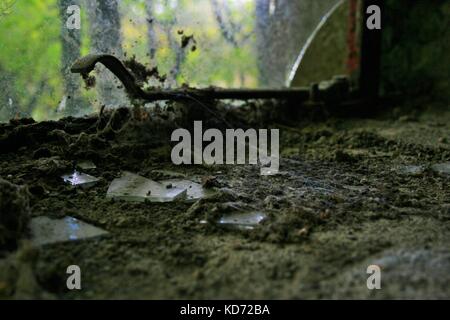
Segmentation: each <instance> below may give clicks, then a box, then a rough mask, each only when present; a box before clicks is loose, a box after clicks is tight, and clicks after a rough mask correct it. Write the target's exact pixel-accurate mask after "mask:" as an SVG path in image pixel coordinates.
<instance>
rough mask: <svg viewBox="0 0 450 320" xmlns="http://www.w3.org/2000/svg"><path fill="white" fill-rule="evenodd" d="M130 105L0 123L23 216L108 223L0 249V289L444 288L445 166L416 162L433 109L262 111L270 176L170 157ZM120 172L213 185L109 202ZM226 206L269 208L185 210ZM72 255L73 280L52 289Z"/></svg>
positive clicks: (300, 294) (353, 294) (427, 153)
mask: <svg viewBox="0 0 450 320" xmlns="http://www.w3.org/2000/svg"><path fill="white" fill-rule="evenodd" d="M397 111H398V110H397ZM134 117H135V118H138V119H139V121H138V124H130V123H128V124H126V125H124V124H125V123H126V121H127V120H128V119H129V118H130V114H129V113H127V112H125V111H118V112H116V113H114V116H113V117H111V118H110V117H109V115H107V114H104V115H102V118H101V119H100V120H99V121H97V119H95V118H88V119H82V120H73V119H66V120H62V121H60V122H49V123H41V124H28V125H23V124H17V123H16V124H9V125H2V126H0V135H2V138H1V139H0V145H1V151H0V177H1V178H3V179H5V180H8V181H10V182H11V183H14V184H16V185H27V186H28V188H29V190H30V193H31V194H32V195H31V199H30V206H31V216H33V217H37V216H48V217H52V218H61V217H64V216H72V217H76V218H78V219H80V220H83V221H85V222H88V223H91V224H93V225H95V226H97V227H101V228H103V229H105V230H107V231H108V232H109V235H108V236H105V237H102V238H98V239H94V240H92V239H90V240H85V241H78V242H70V243H60V244H52V245H48V246H45V247H43V248H40V249H39V250H37V249H33V248H29V245H28V244H26V242H24V243H23V244H22V246H21V248H19V251H18V252H15V251H11V250H9V251H8V250H6V248H2V250H1V259H0V269H1V271H0V274H1V276H0V296H2V297H3V298H14V297H15V298H23V297H40V298H48V297H51V298H67V299H79V298H138V299H141V298H144V299H157V298H182V299H203V298H208V299H211V298H212V299H217V298H243V299H260V298H264V299H279V298H450V273H449V270H450V249H449V243H450V198H449V195H450V188H449V186H450V176H448V175H446V174H445V173H438V172H436V171H433V170H432V165H434V164H437V163H445V162H449V161H450V144H449V143H450V141H449V140H450V127H449V125H448V123H449V120H450V114H449V113H448V111H447V112H443V111H435V112H434V113H429V114H426V115H420V114H419V115H417V114H411V113H406V114H405V113H403V112H400V111H398V112H392V113H390V114H387V115H384V116H382V117H380V118H376V119H372V120H367V119H353V120H342V119H332V120H327V121H325V122H317V123H311V122H309V123H300V124H298V125H296V126H287V125H273V127H278V128H280V129H281V148H282V160H281V167H280V170H281V174H280V175H278V176H273V177H261V176H259V169H258V168H256V167H252V166H210V167H208V166H184V167H176V166H173V165H172V164H171V162H170V146H169V144H168V143H167V141H166V142H161V141H159V140H158V139H157V138H156V137H155V132H154V131H155V130H156V131H158V132H159V133H161V132H162V131H163V130H157V129H155V128H153V129H152V130H150V131H152V132H148V131H149V129H148V124H147V125H146V123H145V121H146V120H145V119H146V116H144V115H143V114H139V115H136V114H135V115H134ZM146 126H147V127H146ZM145 128H147V129H145ZM80 160H92V161H94V162H95V164H96V165H97V169H95V170H93V171H89V173H90V174H92V175H95V176H97V177H99V178H101V181H100V183H98V184H97V185H96V186H95V187H93V188H91V189H87V190H83V189H78V188H74V187H72V186H68V185H64V184H63V183H62V181H61V179H60V178H59V175H60V174H61V173H65V172H67V171H68V170H69V171H70V169H71V168H72V166H73V165H74V163H73V162H74V161H80ZM407 166H422V167H420V168H418V167H407ZM121 170H128V171H132V172H135V173H138V174H141V175H143V176H145V177H147V178H152V179H156V180H158V179H162V178H166V177H167V178H171V177H172V176H176V174H174V173H173V172H172V173H171V172H166V171H161V170H170V171H174V172H177V173H178V174H179V175H184V176H186V177H187V178H189V179H193V180H194V181H199V182H200V181H201V180H202V178H203V180H205V178H204V177H205V176H215V177H217V179H215V184H214V185H215V186H216V189H215V191H216V193H215V194H214V195H213V196H210V197H209V198H208V199H204V200H200V201H199V202H197V203H194V204H188V203H182V202H180V203H164V204H155V203H140V204H133V203H131V204H130V203H126V202H120V201H114V202H111V201H109V200H107V199H106V198H105V195H106V191H107V188H108V185H109V183H110V182H111V181H112V180H113V179H114V178H115V177H117V176H118V175H119V174H120V172H121ZM235 207H251V208H254V209H259V210H262V211H264V212H266V213H267V214H268V215H269V217H268V219H267V220H266V221H264V222H263V223H262V224H261V225H260V226H259V227H257V228H256V229H254V230H252V231H233V230H223V229H220V228H218V227H215V226H214V225H211V224H200V223H199V222H200V220H203V219H206V220H208V218H210V217H212V216H217V215H218V214H221V213H222V212H229V211H232V210H233V208H235ZM209 220H211V219H209ZM26 237H27V235H26V233H25V234H23V235H22V238H26ZM72 264H76V265H79V266H80V267H81V269H82V287H83V289H82V290H81V291H76V292H70V291H68V290H67V289H66V277H67V275H66V268H67V267H68V266H69V265H72ZM371 264H378V265H380V266H381V268H382V289H381V290H375V291H369V290H368V289H367V287H366V280H367V277H368V275H367V274H366V269H367V267H368V266H369V265H371Z"/></svg>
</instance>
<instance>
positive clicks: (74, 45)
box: [59, 0, 82, 115]
mask: <svg viewBox="0 0 450 320" xmlns="http://www.w3.org/2000/svg"><path fill="white" fill-rule="evenodd" d="M71 5H77V6H80V0H59V14H60V18H61V47H62V53H61V72H62V76H63V81H64V92H65V95H64V97H63V99H62V101H61V104H60V110H59V111H63V112H64V113H65V114H66V115H75V114H76V113H77V111H78V110H77V109H80V107H81V104H82V101H81V99H80V86H81V83H80V77H79V75H76V74H72V73H71V72H70V67H71V65H72V64H73V62H74V61H75V60H76V59H78V58H79V57H80V48H81V31H80V30H76V29H69V28H67V25H66V22H67V19H68V18H69V15H68V13H67V8H68V7H69V6H71ZM61 109H62V110H61Z"/></svg>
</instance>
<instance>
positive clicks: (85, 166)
mask: <svg viewBox="0 0 450 320" xmlns="http://www.w3.org/2000/svg"><path fill="white" fill-rule="evenodd" d="M77 167H78V168H79V169H81V170H92V169H96V168H97V166H96V165H95V164H94V163H93V162H92V161H81V162H79V163H78V164H77Z"/></svg>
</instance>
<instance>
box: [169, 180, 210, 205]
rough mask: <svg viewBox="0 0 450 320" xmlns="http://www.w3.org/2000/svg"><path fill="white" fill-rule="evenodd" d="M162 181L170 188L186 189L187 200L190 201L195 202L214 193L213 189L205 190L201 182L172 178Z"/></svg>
mask: <svg viewBox="0 0 450 320" xmlns="http://www.w3.org/2000/svg"><path fill="white" fill-rule="evenodd" d="M161 183H162V184H163V185H165V186H166V188H169V189H171V188H179V189H186V191H187V194H186V201H188V202H194V201H196V200H199V199H201V198H204V197H205V196H207V195H208V194H211V193H212V191H209V190H205V189H204V188H203V186H202V185H201V184H199V183H196V182H192V181H190V180H180V179H170V180H164V181H161Z"/></svg>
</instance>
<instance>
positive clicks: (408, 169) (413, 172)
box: [398, 165, 425, 176]
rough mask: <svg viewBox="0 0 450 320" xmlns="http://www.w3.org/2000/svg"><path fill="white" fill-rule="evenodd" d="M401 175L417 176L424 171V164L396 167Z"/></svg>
mask: <svg viewBox="0 0 450 320" xmlns="http://www.w3.org/2000/svg"><path fill="white" fill-rule="evenodd" d="M398 172H399V173H400V174H401V175H409V176H419V175H421V174H423V173H424V172H425V167H424V166H415V165H408V166H402V167H400V168H398Z"/></svg>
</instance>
